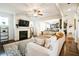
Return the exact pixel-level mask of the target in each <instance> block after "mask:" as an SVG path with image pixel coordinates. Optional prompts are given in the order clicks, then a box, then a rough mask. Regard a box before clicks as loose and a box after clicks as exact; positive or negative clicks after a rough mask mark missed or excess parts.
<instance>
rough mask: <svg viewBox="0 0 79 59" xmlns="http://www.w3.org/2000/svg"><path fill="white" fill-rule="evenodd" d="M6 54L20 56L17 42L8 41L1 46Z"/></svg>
mask: <svg viewBox="0 0 79 59" xmlns="http://www.w3.org/2000/svg"><path fill="white" fill-rule="evenodd" d="M3 47H4V50H5V52H6V54H7V55H8V56H21V54H20V51H19V50H18V45H17V43H16V42H15V43H10V44H6V45H4V46H3Z"/></svg>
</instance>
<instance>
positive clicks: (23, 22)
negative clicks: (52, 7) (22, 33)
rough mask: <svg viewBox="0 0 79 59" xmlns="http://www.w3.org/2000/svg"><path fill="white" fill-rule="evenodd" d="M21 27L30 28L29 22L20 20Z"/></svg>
mask: <svg viewBox="0 0 79 59" xmlns="http://www.w3.org/2000/svg"><path fill="white" fill-rule="evenodd" d="M19 26H23V27H29V21H26V20H19Z"/></svg>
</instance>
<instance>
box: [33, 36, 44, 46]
mask: <svg viewBox="0 0 79 59" xmlns="http://www.w3.org/2000/svg"><path fill="white" fill-rule="evenodd" d="M34 42H35V43H37V44H39V45H41V46H43V45H44V39H42V38H39V37H35V38H34Z"/></svg>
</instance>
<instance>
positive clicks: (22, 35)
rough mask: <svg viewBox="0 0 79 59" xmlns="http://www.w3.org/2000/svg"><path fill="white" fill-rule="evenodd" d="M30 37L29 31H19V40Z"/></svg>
mask: <svg viewBox="0 0 79 59" xmlns="http://www.w3.org/2000/svg"><path fill="white" fill-rule="evenodd" d="M24 39H28V31H19V40H24Z"/></svg>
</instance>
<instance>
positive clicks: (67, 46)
mask: <svg viewBox="0 0 79 59" xmlns="http://www.w3.org/2000/svg"><path fill="white" fill-rule="evenodd" d="M60 56H79V52H78V49H77V44H76V43H75V42H74V39H73V38H72V37H67V38H66V42H65V43H64V46H63V48H62V50H61V53H60Z"/></svg>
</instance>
